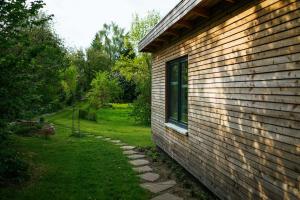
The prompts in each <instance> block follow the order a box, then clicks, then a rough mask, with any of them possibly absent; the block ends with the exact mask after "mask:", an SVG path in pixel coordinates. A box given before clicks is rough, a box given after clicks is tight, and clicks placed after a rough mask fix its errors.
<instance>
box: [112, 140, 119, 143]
mask: <svg viewBox="0 0 300 200" xmlns="http://www.w3.org/2000/svg"><path fill="white" fill-rule="evenodd" d="M111 142H113V143H120V142H121V140H112V141H111Z"/></svg>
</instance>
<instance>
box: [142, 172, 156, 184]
mask: <svg viewBox="0 0 300 200" xmlns="http://www.w3.org/2000/svg"><path fill="white" fill-rule="evenodd" d="M139 177H141V179H143V180H145V181H150V182H153V181H156V180H157V179H159V174H156V173H152V172H147V173H145V174H140V175H139Z"/></svg>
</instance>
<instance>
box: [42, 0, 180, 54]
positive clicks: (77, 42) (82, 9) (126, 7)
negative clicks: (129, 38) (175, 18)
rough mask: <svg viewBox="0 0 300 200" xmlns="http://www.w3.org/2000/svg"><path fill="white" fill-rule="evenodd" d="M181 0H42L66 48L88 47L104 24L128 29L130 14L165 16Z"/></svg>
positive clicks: (130, 19)
mask: <svg viewBox="0 0 300 200" xmlns="http://www.w3.org/2000/svg"><path fill="white" fill-rule="evenodd" d="M179 1H180V0H44V2H45V3H46V7H45V10H46V12H47V13H48V14H54V20H53V25H54V28H55V31H56V33H57V34H58V35H59V36H60V38H62V39H63V40H64V42H65V45H66V46H67V47H69V48H83V49H85V48H87V47H88V46H89V45H90V43H91V41H92V39H93V38H94V36H95V33H96V32H97V31H98V30H100V29H101V28H102V25H103V24H104V23H110V22H112V21H113V22H115V23H117V24H118V25H119V26H121V27H123V28H125V29H126V30H127V31H128V30H129V29H130V24H131V21H132V14H133V13H137V14H138V15H139V16H141V17H143V16H145V15H146V13H147V11H149V10H157V11H159V12H160V14H161V16H162V17H164V16H165V15H166V14H167V13H168V12H169V11H170V10H171V9H172V8H173V7H175V5H176V4H177V3H178V2H179Z"/></svg>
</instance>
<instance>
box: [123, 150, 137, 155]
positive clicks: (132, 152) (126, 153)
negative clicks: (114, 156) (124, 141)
mask: <svg viewBox="0 0 300 200" xmlns="http://www.w3.org/2000/svg"><path fill="white" fill-rule="evenodd" d="M136 153H138V152H137V151H133V150H128V151H123V154H125V155H132V154H136Z"/></svg>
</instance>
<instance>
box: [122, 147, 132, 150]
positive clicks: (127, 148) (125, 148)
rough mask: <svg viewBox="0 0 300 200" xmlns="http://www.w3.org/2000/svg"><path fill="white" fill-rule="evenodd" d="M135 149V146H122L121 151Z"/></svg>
mask: <svg viewBox="0 0 300 200" xmlns="http://www.w3.org/2000/svg"><path fill="white" fill-rule="evenodd" d="M134 148H135V147H134V146H122V147H121V149H124V150H132V149H134Z"/></svg>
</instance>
